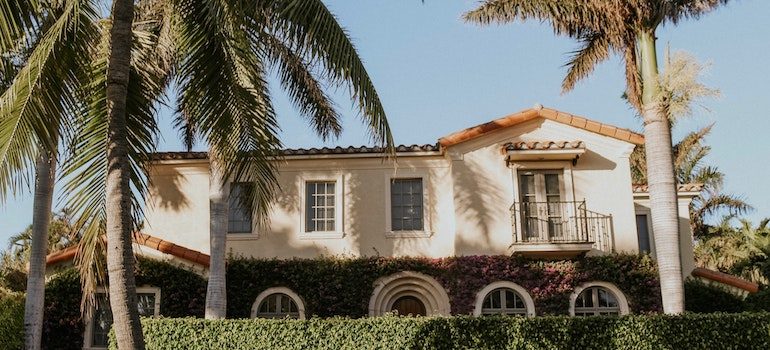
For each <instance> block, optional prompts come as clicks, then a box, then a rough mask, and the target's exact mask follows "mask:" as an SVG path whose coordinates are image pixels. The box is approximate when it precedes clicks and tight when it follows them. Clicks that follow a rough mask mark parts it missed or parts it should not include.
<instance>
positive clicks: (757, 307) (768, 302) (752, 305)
mask: <svg viewBox="0 0 770 350" xmlns="http://www.w3.org/2000/svg"><path fill="white" fill-rule="evenodd" d="M745 309H746V310H747V311H770V288H768V287H764V289H762V290H760V291H759V292H757V293H754V294H749V296H748V297H746V301H745Z"/></svg>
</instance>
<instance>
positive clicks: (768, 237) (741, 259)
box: [695, 216, 770, 285]
mask: <svg viewBox="0 0 770 350" xmlns="http://www.w3.org/2000/svg"><path fill="white" fill-rule="evenodd" d="M695 259H696V262H697V263H698V265H699V266H703V267H705V268H710V269H714V270H719V271H722V272H726V273H729V274H733V275H736V276H740V277H742V278H745V279H748V280H750V281H753V282H755V283H759V284H763V285H770V219H765V220H762V221H761V222H760V223H759V224H757V225H756V226H754V225H753V224H752V223H751V222H750V221H748V220H746V219H740V220H738V223H737V225H736V224H734V222H733V216H727V217H725V218H724V219H723V220H722V222H721V223H720V225H718V226H714V227H711V228H710V230H709V236H708V237H705V238H703V239H701V240H699V241H698V242H697V244H696V245H695Z"/></svg>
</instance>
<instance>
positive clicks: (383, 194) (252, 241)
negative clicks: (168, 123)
mask: <svg viewBox="0 0 770 350" xmlns="http://www.w3.org/2000/svg"><path fill="white" fill-rule="evenodd" d="M544 140H550V141H570V142H572V141H581V142H582V143H581V149H580V150H579V151H580V152H579V154H578V152H572V153H570V152H561V151H558V150H556V151H553V152H552V150H544V151H543V152H541V153H542V156H535V157H529V158H527V157H519V158H516V157H509V155H510V154H507V153H506V150H505V145H506V144H509V143H516V142H532V141H544ZM634 147H635V144H634V143H631V142H629V141H624V140H621V139H618V138H616V137H609V136H606V135H604V134H602V133H599V132H593V131H590V130H588V129H587V128H581V127H575V126H572V125H569V124H566V123H563V122H559V121H556V120H552V119H548V118H531V119H529V120H526V121H523V122H518V123H516V124H515V125H511V126H506V127H502V128H497V129H496V130H492V131H488V132H484V133H483V134H480V135H478V136H476V137H473V138H472V139H469V140H467V141H463V142H459V143H456V144H452V145H450V146H443V145H442V146H441V147H439V148H431V149H430V150H420V151H414V152H401V153H399V156H398V157H397V160H396V161H391V160H385V159H384V158H383V157H382V154H379V153H356V152H347V153H338V154H321V155H308V154H304V155H292V156H286V157H285V160H284V161H282V162H281V163H280V166H279V183H280V188H281V189H280V191H279V194H278V196H277V198H276V199H275V201H274V203H273V206H272V208H271V211H270V215H269V220H268V222H269V224H268V225H267V227H265V228H262V229H257V228H255V229H254V230H253V231H252V232H251V233H233V234H229V236H228V253H231V254H234V255H236V256H245V257H265V258H274V257H277V258H291V257H302V258H311V257H317V256H321V255H325V256H373V255H379V256H423V257H447V256H460V255H478V254H483V255H493V254H506V255H507V254H513V253H517V252H521V253H526V254H530V255H536V256H538V255H539V256H546V257H547V256H560V255H570V254H578V253H588V254H605V253H609V252H638V251H639V243H638V242H639V241H640V240H639V236H638V231H637V215H641V214H645V213H646V212H647V211H648V210H649V209H648V208H649V203H648V197H645V195H644V194H643V193H641V194H640V193H636V194H635V193H634V192H633V191H632V183H631V173H630V170H629V155H630V154H631V152H632V151H633V149H634ZM520 158H521V159H520ZM541 158H542V159H541ZM576 158H577V159H576ZM530 173H533V174H535V173H536V174H540V173H545V174H555V175H554V177H551V178H549V179H557V178H558V182H559V185H558V190H556V189H551V190H549V191H552V192H554V191H555V192H558V197H555V196H554V195H551V197H548V198H558V201H559V202H564V203H567V204H565V206H564V207H565V208H568V209H567V210H569V211H572V214H565V213H562V214H560V215H561V218H564V220H565V221H564V222H565V223H566V222H567V221H566V218H567V217H568V216H570V215H572V216H578V215H577V214H575V213H577V212H581V213H582V212H583V211H581V210H578V209H574V208H578V207H579V206H580V205H582V204H583V202H584V208H586V209H587V211H590V212H595V213H598V214H597V215H602V217H603V218H604V217H608V218H609V217H611V218H609V219H606V220H604V219H602V220H603V221H602V223H603V224H604V223H607V222H609V234H608V237H607V238H606V240H603V241H602V245H599V244H598V243H596V241H597V239H598V238H597V237H590V232H595V231H594V229H593V228H592V227H589V224H590V225H593V223H586V221H575V222H572V221H570V223H568V224H564V225H573V226H576V227H577V228H576V229H577V230H578V231H580V232H581V234H586V235H588V236H587V237H586V239H584V240H583V241H582V242H572V241H570V240H566V241H559V240H554V241H549V242H521V240H522V237H523V235H524V233H523V231H524V230H525V228H524V227H523V226H525V225H523V222H525V221H526V219H525V218H524V217H525V216H528V215H531V213H529V212H526V213H525V212H524V211H523V209H521V208H522V207H519V211H518V212H515V213H513V214H512V211H511V207H512V206H513V205H514V203H521V202H522V201H523V198H524V197H525V196H524V194H523V193H522V191H523V190H522V184H521V183H520V182H521V181H522V180H521V179H522V177H521V176H522V174H524V175H526V174H530ZM393 179H420V180H421V184H422V201H421V202H422V203H421V207H420V208H421V209H422V213H421V215H420V216H421V219H422V229H421V230H409V231H400V230H394V229H393V227H391V220H390V216H391V215H392V213H391V206H392V203H391V199H392V197H391V193H390V191H391V187H390V185H391V181H392V180H393ZM313 181H328V182H333V183H334V184H335V191H336V196H335V203H334V210H335V214H334V216H335V230H334V232H323V233H321V232H308V228H307V227H305V226H306V222H307V221H306V220H307V210H308V203H306V198H307V193H305V191H306V184H307V183H308V182H313ZM208 188H209V165H208V160H207V159H205V158H199V159H167V160H160V161H156V162H154V163H153V165H152V166H151V167H150V191H149V194H148V196H147V203H146V209H145V214H146V222H145V225H144V232H145V233H147V234H150V235H152V236H155V237H158V238H161V239H164V240H168V241H171V242H174V243H176V244H179V245H181V246H184V247H187V248H190V249H194V250H198V251H200V252H203V253H208V252H209V236H208V230H209V212H208V210H209V208H208V207H209V205H208ZM546 195H547V193H544V194H543V196H546ZM693 195H694V194H692V193H689V194H685V195H682V196H680V208H679V210H680V213H679V214H680V218H681V227H680V231H681V232H680V234H681V236H682V241H681V242H682V245H681V247H682V248H681V249H682V257H683V266H684V269H683V270H684V271H683V274H684V275H689V273H690V271H691V270H692V268H693V263H692V240H691V233H690V228H689V221H688V212H687V207H688V205H689V201H690V199H691V198H692V196H693ZM532 198H535V197H532ZM549 200H550V199H549ZM554 201H556V199H554ZM546 207H547V204H546ZM515 208H516V207H514V209H515ZM570 208H573V209H570ZM549 210H550V209H549ZM587 211H586V212H587ZM542 215H546V216H547V215H551V214H542ZM580 215H582V214H580ZM535 219H537V218H535ZM557 219H558V218H557ZM530 220H534V219H530ZM553 220H554V221H556V219H553ZM546 221H547V220H546ZM526 222H530V221H526ZM532 222H534V221H532ZM592 222H593V221H592ZM583 226H585V228H584V227H583ZM542 227H545V229H543V230H545V231H548V232H549V233H548V235H552V234H553V232H551V231H553V227H549V226H547V222H546V224H545V226H542ZM565 227H566V226H565ZM559 230H566V228H559ZM648 231H649V232H648V234H650V235H651V234H652V232H651V229H648ZM517 234H519V236H517ZM517 237H518V238H517ZM549 237H550V236H549ZM649 240H650V242H652V238H649ZM535 243H537V244H535ZM652 253H653V254H654V251H653V252H652Z"/></svg>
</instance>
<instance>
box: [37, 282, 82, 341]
mask: <svg viewBox="0 0 770 350" xmlns="http://www.w3.org/2000/svg"><path fill="white" fill-rule="evenodd" d="M80 296H81V292H80V279H79V278H78V273H77V271H75V270H74V269H68V270H64V271H62V272H60V273H58V274H56V275H55V276H54V277H53V278H51V280H50V281H48V283H46V286H45V309H44V316H43V347H44V348H46V349H73V350H74V349H82V348H83V330H84V329H85V327H84V326H83V322H82V319H81V317H80Z"/></svg>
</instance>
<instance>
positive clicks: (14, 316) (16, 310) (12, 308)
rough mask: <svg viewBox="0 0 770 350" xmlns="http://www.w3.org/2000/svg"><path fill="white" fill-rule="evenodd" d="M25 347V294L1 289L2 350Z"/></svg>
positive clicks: (0, 335)
mask: <svg viewBox="0 0 770 350" xmlns="http://www.w3.org/2000/svg"><path fill="white" fill-rule="evenodd" d="M23 347H24V294H22V293H14V292H10V291H6V290H4V289H0V349H8V350H11V349H21V348H23Z"/></svg>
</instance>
